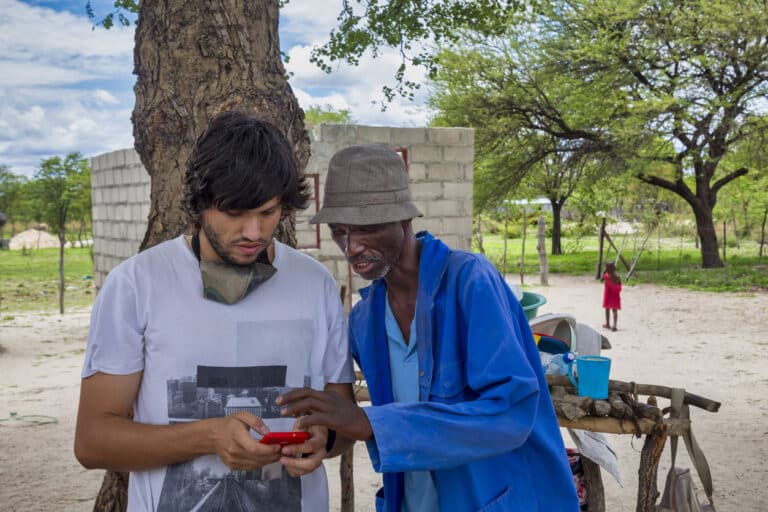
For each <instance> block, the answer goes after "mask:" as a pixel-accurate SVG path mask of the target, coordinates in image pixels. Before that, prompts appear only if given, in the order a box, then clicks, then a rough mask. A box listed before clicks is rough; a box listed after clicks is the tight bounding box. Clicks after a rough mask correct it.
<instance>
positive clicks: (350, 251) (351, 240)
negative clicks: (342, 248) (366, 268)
mask: <svg viewBox="0 0 768 512" xmlns="http://www.w3.org/2000/svg"><path fill="white" fill-rule="evenodd" d="M346 239H347V240H346V242H347V250H346V253H347V256H349V257H354V256H357V255H358V254H360V253H361V252H363V250H364V249H365V246H364V245H363V244H361V243H360V241H359V240H358V239H357V237H356V236H355V235H354V234H353V233H348V234H347V236H346Z"/></svg>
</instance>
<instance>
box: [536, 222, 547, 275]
mask: <svg viewBox="0 0 768 512" xmlns="http://www.w3.org/2000/svg"><path fill="white" fill-rule="evenodd" d="M538 223H539V232H538V241H537V242H536V250H537V251H538V252H539V283H541V284H543V285H548V284H549V262H548V261H547V246H546V235H547V229H546V224H545V222H544V217H543V216H540V217H539V221H538Z"/></svg>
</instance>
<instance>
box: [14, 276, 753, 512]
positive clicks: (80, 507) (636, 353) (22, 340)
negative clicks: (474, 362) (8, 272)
mask: <svg viewBox="0 0 768 512" xmlns="http://www.w3.org/2000/svg"><path fill="white" fill-rule="evenodd" d="M534 280H535V278H533V277H530V278H529V282H534ZM550 282H551V285H550V286H549V287H548V288H537V287H532V288H531V289H532V290H533V291H537V292H539V293H541V294H543V295H544V296H545V297H546V298H547V304H546V305H545V306H543V307H542V308H541V309H540V311H539V313H547V312H561V313H570V314H573V315H575V316H576V318H577V319H578V320H579V321H580V322H582V323H586V324H589V325H593V326H600V325H601V324H602V323H603V316H602V310H601V309H600V299H601V296H602V288H601V286H600V284H599V283H596V282H595V281H594V280H592V279H590V278H589V277H563V276H553V277H552V278H551V279H550ZM622 301H623V306H624V309H623V310H622V311H621V312H620V315H619V331H618V332H604V334H606V336H607V337H608V338H609V339H610V341H611V343H612V344H613V349H612V350H610V351H606V352H605V353H604V355H607V356H609V357H611V358H612V361H613V366H612V372H611V375H612V378H616V379H620V380H626V381H636V382H641V383H650V384H662V385H668V386H679V387H684V388H686V389H687V390H689V391H691V392H693V393H696V394H699V395H704V396H706V397H709V398H712V399H715V400H718V401H720V402H722V404H723V405H722V407H721V409H720V412H719V413H716V414H712V413H707V412H704V411H701V410H698V409H694V410H693V411H692V414H693V425H694V430H695V432H696V436H697V438H698V440H699V443H700V444H701V446H702V448H703V450H704V452H705V454H706V455H707V457H708V459H709V462H710V465H711V467H712V475H713V479H714V485H715V499H716V505H717V507H718V511H720V512H761V511H764V510H768V487H767V486H766V485H765V482H764V477H765V475H766V474H768V472H767V471H766V470H765V461H766V460H768V368H767V366H768V334H767V333H768V294H766V293H760V294H757V295H737V294H712V293H700V292H690V291H686V290H677V289H668V288H662V287H657V286H651V285H640V286H626V287H625V289H624V292H623V294H622ZM88 314H89V312H88V311H87V310H81V311H77V312H72V313H67V314H66V315H65V316H64V317H63V318H60V317H59V315H57V314H51V315H40V314H29V313H25V314H15V315H11V314H7V313H6V314H5V317H8V316H14V318H13V319H4V320H2V321H1V322H0V346H1V347H3V348H4V349H5V350H4V352H3V353H0V419H3V418H7V417H9V415H10V414H11V412H16V413H17V414H18V415H45V416H50V417H52V418H55V419H56V420H57V422H56V423H50V424H46V425H40V426H32V425H29V424H25V423H23V422H20V421H16V420H6V421H0V509H2V510H9V511H11V510H13V511H15V510H59V511H73V512H74V511H77V512H85V511H90V510H91V507H92V503H93V498H94V496H95V494H96V492H97V490H98V486H99V484H100V482H101V474H102V473H101V472H100V471H86V470H84V469H82V468H81V467H80V465H79V464H78V463H77V461H76V460H75V458H74V456H73V455H72V435H73V431H74V418H75V413H76V409H77V398H78V392H79V380H80V379H79V372H80V366H81V364H82V356H83V349H84V346H85V337H86V333H87V329H88ZM5 317H4V318H5ZM612 442H613V444H614V448H615V449H616V451H617V452H618V453H619V458H620V464H621V471H622V477H623V480H624V487H623V488H622V487H620V486H619V485H618V484H617V483H616V482H615V481H614V480H613V479H612V478H611V477H610V476H609V475H607V474H605V473H604V481H605V487H606V498H607V510H610V511H612V512H631V511H634V509H635V507H634V503H635V499H636V496H637V487H636V486H637V464H638V462H639V457H640V455H639V453H637V451H638V450H639V449H640V447H641V443H640V441H639V440H636V441H634V448H633V446H632V443H631V436H612ZM355 455H356V457H355V485H356V507H355V508H356V510H358V511H361V512H367V511H373V510H374V507H373V495H374V493H375V491H376V489H377V488H378V486H379V485H380V482H381V478H380V475H377V474H375V473H374V472H373V471H372V470H371V469H370V463H369V462H368V460H367V453H366V450H365V447H364V446H363V445H362V444H358V445H357V447H356V450H355ZM681 459H682V460H681V465H686V466H690V464H689V462H688V460H687V457H686V455H685V450H682V457H681ZM668 465H669V459H668V454H665V455H664V456H663V458H662V467H661V468H660V471H659V475H660V478H659V485H660V486H661V485H663V477H664V475H665V474H666V470H667V468H668ZM327 470H328V474H329V481H330V482H331V510H338V503H339V497H338V495H339V492H338V479H337V478H336V476H335V475H337V474H338V464H337V462H336V461H332V462H330V463H329V464H327Z"/></svg>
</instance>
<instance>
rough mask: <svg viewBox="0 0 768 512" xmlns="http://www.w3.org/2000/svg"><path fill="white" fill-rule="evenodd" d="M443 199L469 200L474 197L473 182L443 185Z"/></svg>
mask: <svg viewBox="0 0 768 512" xmlns="http://www.w3.org/2000/svg"><path fill="white" fill-rule="evenodd" d="M443 197H444V198H445V199H467V198H471V197H472V182H469V183H451V182H449V181H446V182H445V183H443Z"/></svg>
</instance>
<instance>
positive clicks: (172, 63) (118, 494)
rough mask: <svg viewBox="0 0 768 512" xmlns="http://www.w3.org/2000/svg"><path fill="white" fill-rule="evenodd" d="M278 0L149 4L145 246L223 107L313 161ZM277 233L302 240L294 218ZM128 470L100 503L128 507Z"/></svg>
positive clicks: (175, 214)
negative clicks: (285, 51)
mask: <svg viewBox="0 0 768 512" xmlns="http://www.w3.org/2000/svg"><path fill="white" fill-rule="evenodd" d="M278 17H279V1H278V0H190V1H187V2H181V3H168V2H140V3H139V16H138V22H137V27H136V41H135V48H134V66H135V67H134V73H135V74H136V76H137V81H136V86H135V87H134V92H135V93H136V104H135V106H134V110H133V117H132V120H133V135H134V139H135V145H136V151H137V152H138V153H139V156H140V157H141V162H142V164H143V165H144V168H145V169H146V170H147V172H148V173H149V175H150V177H151V195H150V200H151V207H150V213H149V218H148V226H147V231H146V234H145V236H144V241H143V242H142V243H141V250H144V249H147V248H149V247H152V246H153V245H156V244H158V243H160V242H162V241H164V240H168V239H170V238H173V237H175V236H177V235H178V234H180V233H181V232H182V231H183V229H184V218H183V214H182V211H181V205H180V202H181V186H182V178H183V175H184V168H185V163H186V161H187V158H188V157H189V154H190V152H191V150H192V147H193V145H194V142H195V140H196V139H197V137H198V135H199V134H200V133H201V132H202V130H203V129H204V128H205V126H206V124H207V123H208V120H209V119H210V118H211V116H213V115H214V114H216V113H217V112H221V111H223V110H228V109H232V108H245V109H250V110H253V111H256V112H258V113H260V114H261V115H263V116H264V118H266V119H267V120H269V121H270V122H272V123H273V124H274V125H275V126H277V127H278V128H279V129H280V130H282V132H283V133H284V134H285V135H286V136H287V137H288V140H289V141H290V142H291V144H292V145H293V148H294V152H295V155H296V159H297V161H298V163H299V168H300V169H302V170H303V169H304V168H305V167H306V165H307V162H308V160H309V152H310V148H309V137H308V136H307V133H306V131H305V130H304V113H303V112H302V110H301V108H300V107H299V104H298V101H297V100H296V97H295V96H294V94H293V91H292V90H291V87H290V85H289V84H288V82H287V80H286V73H285V68H284V67H283V63H282V61H281V59H280V42H279V37H278ZM276 237H277V238H278V239H279V240H281V241H283V242H285V243H287V244H289V245H291V246H295V245H296V235H295V229H294V219H293V218H290V219H287V220H286V221H285V222H284V223H283V225H281V226H280V228H279V230H278V233H277V234H276ZM127 482H128V478H127V475H125V474H122V473H116V472H112V471H107V473H106V474H105V477H104V481H103V483H102V487H101V490H100V491H99V494H98V496H97V498H96V502H95V504H94V511H99V512H105V511H124V510H125V507H126V505H127V495H126V493H127Z"/></svg>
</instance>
